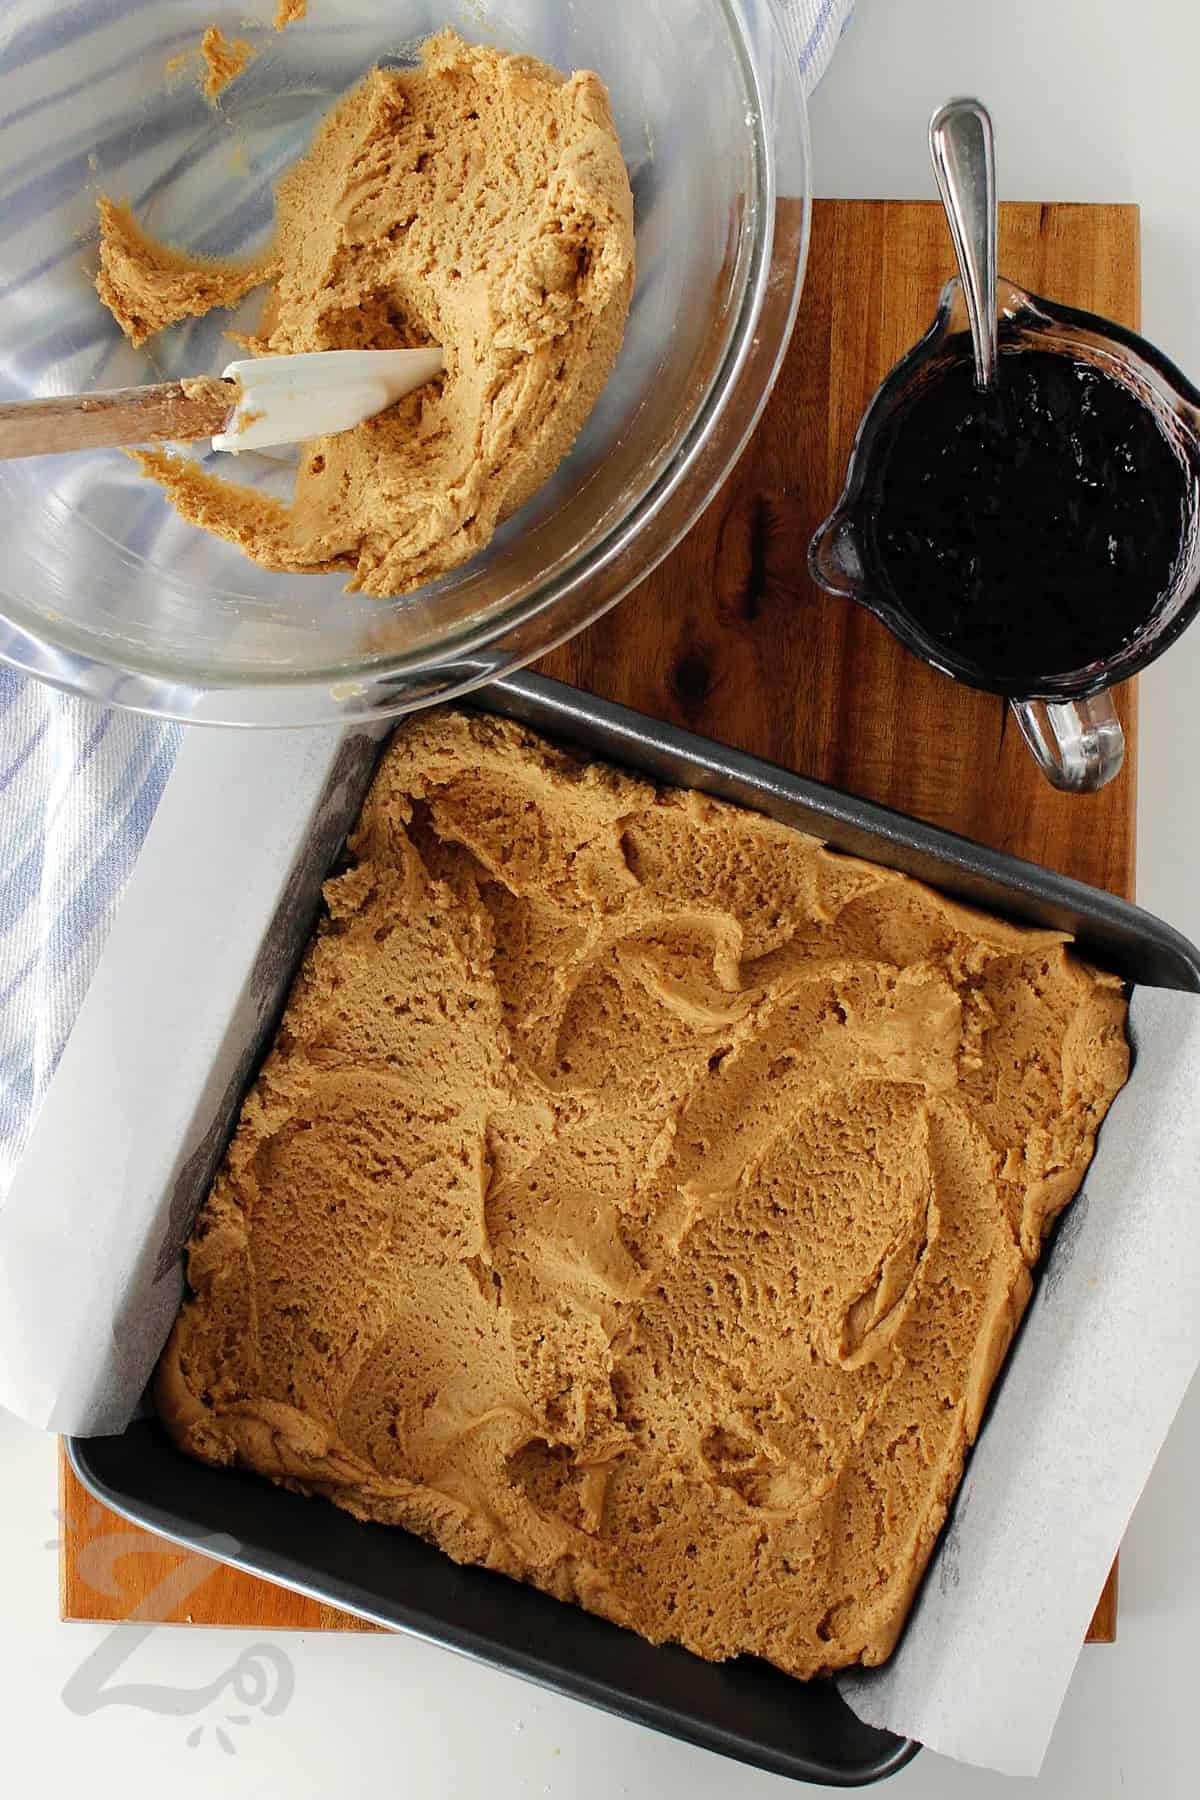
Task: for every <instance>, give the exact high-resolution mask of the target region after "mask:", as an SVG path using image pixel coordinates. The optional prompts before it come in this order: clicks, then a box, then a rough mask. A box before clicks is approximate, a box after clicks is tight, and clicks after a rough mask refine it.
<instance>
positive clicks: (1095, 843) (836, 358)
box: [61, 201, 1140, 1642]
mask: <svg viewBox="0 0 1200 1800" xmlns="http://www.w3.org/2000/svg"><path fill="white" fill-rule="evenodd" d="M1001 211H1002V217H1001V226H1000V250H1001V255H1000V264H1001V268H1002V270H1003V272H1004V273H1005V274H1006V275H1008V276H1010V277H1011V278H1012V279H1013V280H1014V281H1017V282H1020V283H1021V284H1022V285H1024V286H1026V287H1029V288H1032V289H1033V291H1034V292H1035V293H1042V294H1045V295H1047V296H1048V297H1050V298H1053V299H1059V300H1064V301H1068V302H1070V303H1071V304H1073V305H1076V306H1082V307H1085V308H1087V309H1089V310H1091V311H1095V312H1099V313H1104V314H1106V315H1108V316H1109V317H1112V318H1115V319H1118V320H1120V321H1122V322H1124V323H1126V324H1130V325H1136V324H1137V323H1138V319H1139V305H1140V294H1139V255H1138V215H1137V210H1136V208H1134V207H1127V206H1058V205H1054V206H1048V205H1036V204H1029V205H1025V204H1022V205H1009V206H1005V207H1003V208H1002V209H1001ZM950 273H951V261H950V251H949V246H948V242H947V239H946V234H945V228H944V226H943V223H942V218H941V211H940V208H938V207H936V206H935V205H932V204H923V203H915V202H883V201H861V202H843V201H826V202H819V203H818V205H817V207H816V209H815V216H814V226H813V240H812V252H811V258H810V262H809V271H808V280H807V286H806V289H805V295H804V301H803V305H802V307H801V313H800V321H799V324H798V326H797V330H796V335H795V338H794V340H793V342H792V346H791V350H790V352H789V355H788V359H787V362H786V365H785V367H784V370H783V373H782V376H781V378H780V380H779V383H778V385H777V387H776V390H775V393H774V394H773V396H772V399H771V402H770V404H769V406H768V408H767V411H766V413H765V415H764V417H763V420H762V423H761V425H760V426H759V429H758V431H757V433H756V434H755V437H754V439H753V441H752V443H751V445H750V447H749V449H748V450H747V451H746V454H745V455H744V457H743V458H742V461H741V463H740V464H739V466H738V468H737V469H736V470H735V471H734V473H733V475H732V477H731V478H730V480H729V481H728V482H727V484H726V485H725V487H724V489H723V490H722V491H721V493H720V494H719V495H718V497H717V499H716V500H715V501H714V502H713V504H712V506H711V507H710V508H709V510H708V511H707V513H706V514H705V515H704V517H703V518H702V519H701V520H700V522H699V524H698V525H697V526H696V527H695V528H694V530H693V531H692V533H691V534H690V536H689V537H688V538H687V540H686V541H685V542H684V543H683V544H682V545H681V546H680V547H679V549H678V550H676V551H675V553H674V554H673V555H672V556H671V557H669V558H668V560H667V561H666V562H665V563H663V564H662V566H661V567H660V568H659V569H658V570H657V571H656V572H655V574H654V575H653V576H651V577H650V579H649V580H648V581H646V582H645V583H643V585H642V586H641V587H640V588H638V589H637V590H636V591H635V592H634V593H633V594H631V595H630V596H629V598H628V599H627V600H626V601H625V602H624V604H623V605H622V606H620V607H619V608H618V609H617V610H616V611H615V612H613V613H610V614H609V615H608V616H607V617H606V618H604V619H602V620H601V621H600V622H599V624H597V625H595V626H593V627H592V629H591V630H590V631H588V632H586V633H585V634H584V635H583V636H582V637H580V638H577V639H576V640H575V641H574V642H573V643H571V644H568V645H566V646H565V647H564V648H563V649H561V650H559V651H557V652H556V653H555V654H554V655H553V656H551V657H549V658H548V659H547V661H546V662H545V664H544V665H543V666H544V668H545V669H546V671H547V672H548V673H550V674H553V675H557V676H559V677H560V678H561V679H563V680H566V681H571V682H574V683H576V684H577V685H579V686H581V687H585V688H589V689H591V690H592V691H593V692H594V693H599V694H603V695H606V696H608V697H610V698H612V699H616V700H621V701H624V702H625V703H626V704H628V705H630V706H635V707H639V708H641V709H642V710H644V711H645V712H648V713H652V714H654V715H656V716H657V717H659V718H665V719H670V720H673V721H674V722H676V723H678V724H681V725H687V726H690V727H692V728H693V729H695V730H699V731H703V732H705V733H706V734H708V735H709V736H712V737H715V738H719V739H722V740H723V741H724V742H726V743H729V744H734V745H737V746H738V747H739V748H741V749H744V750H748V751H752V752H754V753H755V754H757V755H760V756H766V757H769V758H771V759H772V760H773V761H775V762H779V763H783V764H785V765H786V766H787V767H789V768H791V769H795V770H798V771H800V772H801V773H803V774H806V775H815V776H818V777H820V778H821V779H822V780H825V781H830V782H834V783H836V784H837V785H838V786H841V787H845V788H848V789H849V790H850V791H851V792H853V793H856V794H861V795H865V796H867V797H869V798H870V799H873V800H879V801H883V802H885V803H887V804H888V805H890V806H896V807H899V808H901V809H902V810H904V811H906V812H911V813H915V814H917V815H918V816H919V817H921V818H924V819H929V820H932V821H934V822H935V823H936V824H939V825H944V826H949V827H951V828H952V829H954V830H956V831H961V832H965V833H967V834H968V835H970V836H972V837H975V838H978V839H980V840H982V841H983V842H984V843H987V844H992V845H995V846H996V847H998V848H1000V849H1003V850H1009V851H1013V852H1015V853H1016V854H1017V855H1020V856H1027V857H1031V858H1033V859H1034V860H1035V861H1038V862H1042V863H1045V864H1048V865H1049V866H1050V867H1051V868H1055V869H1060V870H1063V871H1065V872H1067V873H1069V874H1071V875H1075V876H1078V877H1079V878H1080V879H1081V880H1083V881H1089V882H1093V883H1095V884H1096V885H1097V886H1099V887H1104V888H1109V889H1111V890H1112V891H1113V892H1115V893H1119V894H1123V895H1126V896H1132V893H1133V884H1134V809H1135V799H1136V770H1137V745H1136V699H1135V693H1134V689H1133V685H1132V684H1130V685H1129V686H1128V687H1127V688H1126V689H1125V690H1124V691H1123V692H1122V693H1121V694H1120V695H1119V696H1118V703H1119V706H1120V710H1121V714H1122V717H1123V719H1124V722H1125V729H1126V734H1127V737H1128V740H1129V747H1128V753H1127V756H1126V762H1125V768H1124V771H1123V773H1122V774H1121V776H1120V777H1119V778H1118V780H1117V781H1115V782H1113V783H1112V784H1111V786H1109V787H1108V788H1106V789H1104V790H1103V792H1101V793H1100V794H1097V795H1093V796H1091V797H1088V798H1079V797H1076V796H1073V795H1065V794H1059V793H1056V792H1055V791H1054V790H1053V789H1052V788H1051V787H1050V786H1049V785H1048V784H1047V783H1046V782H1045V781H1043V780H1042V778H1041V777H1040V776H1039V775H1038V773H1037V772H1036V770H1035V768H1034V766H1033V763H1032V761H1031V760H1030V758H1029V756H1028V754H1027V752H1026V750H1025V747H1024V744H1023V742H1022V740H1021V737H1020V734H1019V732H1018V731H1017V730H1016V728H1015V727H1014V726H1013V725H1011V724H1010V723H1009V719H1008V714H1007V710H1006V708H1005V707H1004V706H1003V705H1002V703H1001V702H1000V701H999V700H995V699H992V698H991V697H989V696H987V695H982V694H976V693H972V692H970V691H969V690H968V689H966V688H960V687H956V686H955V685H954V684H953V683H951V682H950V681H947V680H946V679H944V678H943V677H941V676H939V675H937V674H935V673H934V672H933V671H932V670H930V669H927V668H925V667H924V666H923V665H922V664H921V663H919V662H917V661H916V660H915V659H914V658H913V657H911V656H909V655H907V654H906V653H905V652H904V651H902V650H901V649H900V648H899V646H898V645H897V644H895V643H894V642H893V640H892V639H891V638H890V637H889V635H888V633H887V632H886V631H885V629H884V627H883V626H882V625H881V624H880V623H879V622H878V620H876V619H875V618H874V617H873V616H871V615H870V614H868V613H866V612H865V611H863V610H862V609H861V608H858V607H854V606H850V605H848V604H846V603H845V602H842V601H838V600H834V599H831V598H829V597H827V596H826V595H824V594H822V593H820V592H819V591H818V590H817V589H816V588H814V586H813V585H812V583H811V582H810V581H809V579H808V576H807V573H806V563H805V556H806V549H807V544H808V540H809V537H810V535H811V533H812V532H813V530H814V529H815V527H816V526H817V525H818V523H819V522H820V520H821V519H822V518H823V517H824V516H825V514H826V513H827V512H828V511H829V509H830V507H831V506H832V504H833V501H834V499H835V497H836V495H837V492H838V490H839V488H840V486H841V480H842V475H843V472H844V468H845V462H846V456H847V452H848V450H849V447H850V440H851V438H852V437H853V434H854V429H855V426H856V424H857V422H858V419H859V417H860V415H861V413H862V410H863V407H864V406H865V404H866V402H867V399H868V398H869V396H870V394H871V393H872V391H873V390H874V388H875V387H876V385H877V384H878V382H879V380H880V379H881V378H882V376H883V375H884V374H885V372H886V371H887V369H888V368H890V366H891V365H892V363H894V362H895V361H896V359H897V358H898V357H899V356H900V354H901V353H902V352H903V351H904V350H906V349H907V348H908V347H909V345H910V344H911V343H913V341H914V340H915V339H916V338H917V337H918V336H919V334H920V332H921V331H922V330H923V329H924V328H925V326H926V325H927V324H928V323H929V321H930V319H931V318H932V316H933V312H934V309H935V305H936V301H937V296H938V292H939V289H940V287H941V285H942V283H943V281H944V280H945V279H946V277H947V276H948V275H949V274H950ZM315 1504H317V1502H314V1505H315ZM62 1513H63V1551H62V1563H61V1570H62V1583H61V1599H62V1613H63V1616H64V1618H71V1619H117V1618H128V1617H129V1616H130V1614H131V1613H132V1612H133V1610H134V1609H135V1608H138V1609H139V1616H140V1617H143V1618H146V1617H163V1618H173V1619H178V1620H180V1621H184V1620H186V1621H187V1622H189V1623H195V1624H207V1625H226V1624H230V1625H232V1624H237V1625H251V1624H253V1625H255V1626H257V1627H262V1626H293V1627H303V1628H305V1629H309V1630H312V1629H319V1628H339V1627H351V1626H354V1627H357V1626H358V1622H357V1621H354V1620H352V1619H349V1618H347V1617H345V1616H344V1615H342V1614H339V1613H337V1612H335V1611H334V1610H333V1609H332V1608H329V1607H323V1606H320V1605H318V1604H317V1603H316V1602H315V1601H312V1600H307V1599H304V1598H302V1597H301V1596H300V1595H297V1594H291V1593H288V1592H286V1591H285V1590H283V1589H281V1588H273V1587H270V1586H268V1585H266V1584H265V1583H262V1582H259V1581H256V1580H253V1579H251V1578H249V1577H246V1576H242V1575H237V1574H234V1573H232V1572H231V1571H230V1570H228V1569H224V1568H220V1567H219V1566H218V1565H215V1564H208V1563H206V1562H205V1561H204V1559H203V1558H200V1557H190V1558H187V1559H186V1566H183V1567H181V1563H183V1562H184V1561H185V1559H183V1557H182V1553H181V1552H179V1551H176V1550H172V1549H171V1548H170V1547H169V1546H166V1545H163V1544H162V1543H161V1540H156V1539H154V1538H152V1537H150V1536H149V1535H148V1534H146V1533H144V1532H141V1531H137V1530H135V1529H134V1528H133V1527H132V1526H129V1525H126V1524H125V1523H124V1522H123V1521H121V1520H119V1519H117V1518H115V1517H114V1516H113V1515H112V1514H110V1513H108V1512H106V1511H105V1509H104V1508H103V1507H101V1506H98V1505H96V1503H95V1502H93V1501H92V1500H91V1498H90V1497H89V1496H88V1495H87V1494H86V1493H84V1491H83V1490H82V1489H81V1488H80V1487H79V1484H78V1483H77V1482H76V1481H75V1480H74V1479H73V1477H72V1476H71V1474H70V1472H69V1470H67V1469H66V1467H65V1465H64V1467H63V1479H62ZM172 1571H175V1576H174V1578H173V1579H170V1580H168V1579H167V1578H168V1577H169V1576H171V1574H172ZM146 1608H149V1609H150V1610H149V1611H146V1610H143V1609H146ZM156 1609H157V1610H156ZM1115 1628H1116V1572H1115V1570H1114V1572H1113V1576H1112V1577H1111V1578H1110V1580H1109V1583H1108V1586H1107V1587H1106V1588H1105V1591H1104V1594H1103V1595H1102V1597H1101V1600H1100V1604H1099V1607H1098V1609H1097V1613H1096V1617H1095V1620H1094V1621H1093V1624H1092V1629H1091V1632H1090V1633H1089V1637H1090V1638H1091V1639H1092V1640H1093V1641H1097V1640H1098V1641H1103V1642H1111V1641H1112V1639H1113V1637H1114V1636H1115Z"/></svg>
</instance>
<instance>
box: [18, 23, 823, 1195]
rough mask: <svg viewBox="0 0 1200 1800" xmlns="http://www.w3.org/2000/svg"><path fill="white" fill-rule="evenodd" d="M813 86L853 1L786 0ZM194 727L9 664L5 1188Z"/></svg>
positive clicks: (788, 30)
mask: <svg viewBox="0 0 1200 1800" xmlns="http://www.w3.org/2000/svg"><path fill="white" fill-rule="evenodd" d="M776 5H777V7H778V10H779V15H780V22H781V25H782V28H783V31H784V34H785V36H786V39H787V42H788V44H789V46H790V48H791V50H792V52H793V54H794V56H795V58H796V62H797V66H798V67H799V69H800V71H801V74H802V76H803V79H804V83H805V86H806V88H807V89H809V90H810V91H811V89H812V88H813V87H815V85H816V83H817V82H818V81H819V80H820V78H821V76H822V75H823V74H824V72H825V69H826V67H827V65H828V63H829V59H830V57H831V56H832V55H833V51H834V48H835V46H836V44H837V40H838V37H839V36H840V34H841V31H842V29H843V28H844V26H845V24H846V21H847V19H848V17H849V15H850V12H851V10H852V0H776ZM182 729H183V728H182V727H180V726H176V725H168V724H157V723H150V722H147V721H146V720H144V719H141V718H137V717H135V716H133V715H132V714H128V713H121V712H115V711H110V710H106V709H104V708H101V707H97V706H93V705H91V704H90V703H88V702H87V701H83V700H76V699H73V698H71V697H70V696H68V695H65V694H60V693H57V692H56V691H55V690H54V689H52V688H48V687H44V686H42V685H41V684H40V683H38V682H34V681H28V680H25V679H24V678H22V677H21V676H19V675H18V674H16V673H15V671H13V670H11V669H7V668H4V667H2V666H0V1200H2V1199H3V1196H4V1194H5V1192H6V1191H7V1188H8V1185H9V1182H10V1180H11V1177H12V1173H13V1169H14V1168H15V1165H16V1162H17V1158H18V1157H19V1155H20V1152H21V1149H22V1147H23V1145H24V1143H25V1140H26V1138H27V1136H28V1131H29V1126H30V1123H31V1120H32V1118H33V1116H34V1114H35V1112H36V1110H37V1108H38V1105H39V1103H40V1101H41V1098H42V1095H43V1093H44V1092H45V1089H46V1084H47V1082H48V1081H49V1079H50V1077H51V1075H52V1074H53V1072H54V1069H55V1067H56V1065H57V1062H58V1059H59V1056H60V1055H61V1052H62V1047H63V1044H64V1043H65V1042H66V1037H67V1033H68V1031H69V1030H70V1028H71V1025H72V1022H73V1021H74V1018H75V1014H76V1012H77V1011H78V1009H79V1005H80V1002H81V1001H82V999H83V996H84V993H85V992H86V990H87V986H88V982H89V981H90V979H91V975H92V971H93V969H94V968H95V966H96V961H97V958H98V957H99V954H100V950H101V947H102V945H103V943H104V939H105V936H106V935H107V930H108V925H109V922H110V921H111V919H112V915H113V912H114V910H115V908H116V904H117V901H118V899H119V898H120V894H121V890H122V888H123V887H124V885H125V881H126V878H127V877H128V875H129V872H130V870H131V869H132V867H133V864H134V861H135V860H136V857H137V854H138V851H139V849H140V847H141V844H142V841H143V839H144V838H145V835H146V832H147V830H148V829H149V826H150V821H151V819H152V818H153V816H154V810H155V807H156V806H157V804H158V799H159V796H160V794H161V793H162V790H163V787H164V785H165V783H166V780H167V777H168V775H169V774H170V772H171V766H172V763H173V762H174V759H175V753H176V750H177V749H178V746H179V742H180V737H181V732H182Z"/></svg>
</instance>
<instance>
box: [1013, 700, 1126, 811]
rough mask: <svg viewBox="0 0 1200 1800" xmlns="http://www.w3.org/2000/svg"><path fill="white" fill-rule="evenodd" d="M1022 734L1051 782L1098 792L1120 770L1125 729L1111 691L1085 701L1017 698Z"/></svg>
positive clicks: (1071, 790) (1080, 791)
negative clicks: (1118, 715) (1122, 727)
mask: <svg viewBox="0 0 1200 1800" xmlns="http://www.w3.org/2000/svg"><path fill="white" fill-rule="evenodd" d="M1010 705H1011V706H1012V710H1013V714H1014V716H1015V718H1016V721H1017V724H1018V725H1019V726H1020V727H1021V734H1022V736H1023V737H1024V739H1025V742H1026V743H1027V744H1028V745H1029V748H1030V750H1031V751H1032V753H1033V759H1034V761H1035V762H1036V763H1037V765H1038V768H1039V769H1040V770H1041V771H1042V774H1043V775H1044V776H1045V777H1046V779H1047V781H1051V782H1053V784H1054V786H1055V787H1056V788H1064V789H1065V790H1066V791H1067V792H1068V793H1070V794H1094V793H1095V791H1096V789H1097V788H1102V787H1103V786H1104V785H1105V783H1106V782H1109V781H1111V780H1112V778H1113V776H1114V775H1116V774H1117V773H1118V772H1119V771H1120V767H1121V763H1122V762H1123V760H1124V757H1125V734H1124V732H1123V731H1122V730H1121V721H1120V719H1118V717H1117V709H1116V707H1115V706H1114V705H1113V700H1112V695H1111V694H1109V693H1102V694H1093V695H1091V697H1090V698H1089V699H1087V700H1063V701H1047V700H1013V701H1011V702H1010Z"/></svg>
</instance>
